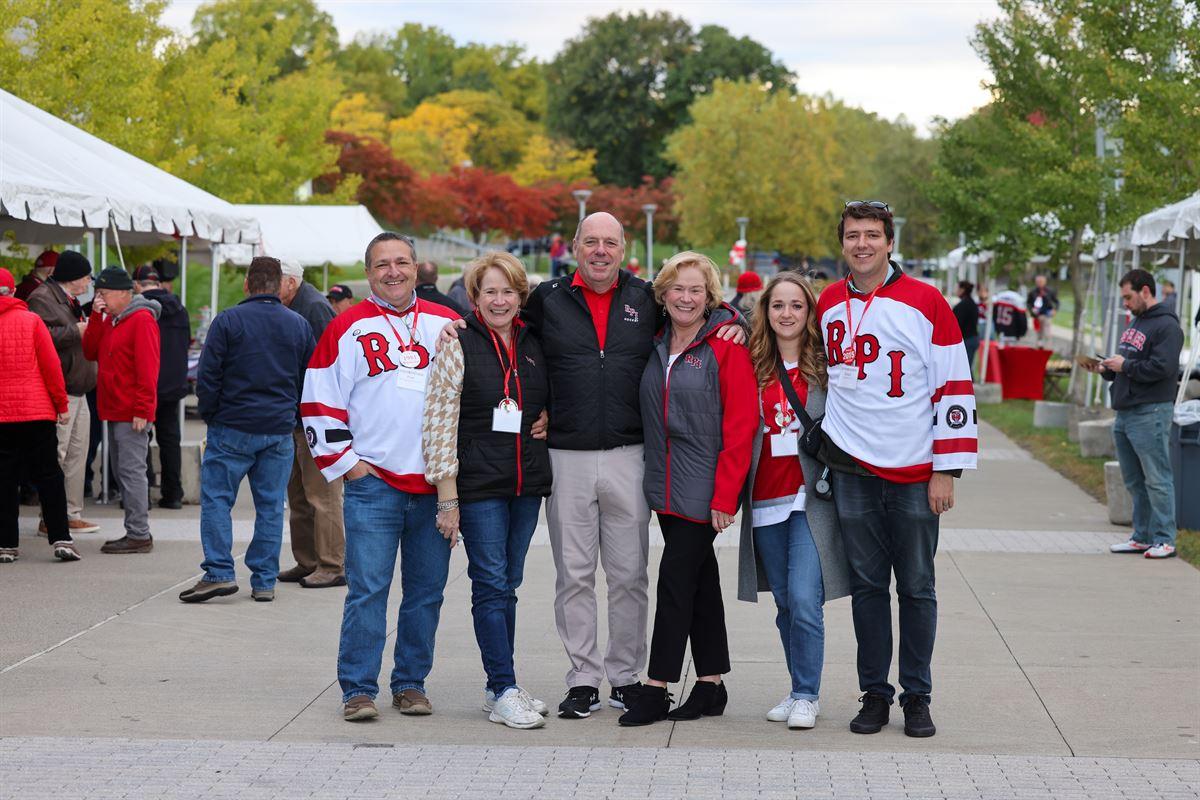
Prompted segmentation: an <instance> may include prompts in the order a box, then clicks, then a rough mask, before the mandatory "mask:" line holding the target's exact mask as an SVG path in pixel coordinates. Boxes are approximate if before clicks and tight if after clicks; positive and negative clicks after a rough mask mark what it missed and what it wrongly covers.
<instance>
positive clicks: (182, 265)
mask: <svg viewBox="0 0 1200 800" xmlns="http://www.w3.org/2000/svg"><path fill="white" fill-rule="evenodd" d="M187 239H188V237H186V236H184V237H183V238H181V239H180V240H179V301H180V302H181V303H183V307H184V308H187Z"/></svg>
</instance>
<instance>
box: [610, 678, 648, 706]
mask: <svg viewBox="0 0 1200 800" xmlns="http://www.w3.org/2000/svg"><path fill="white" fill-rule="evenodd" d="M641 686H642V682H641V681H635V682H634V683H627V684H625V685H624V686H614V687H612V691H611V692H609V695H608V704H609V705H610V706H612V707H613V708H619V709H621V710H622V711H627V710H628V709H629V704H630V702H631V701H632V698H631V697H630V695H632V694H633V693H634V692H636V691H637V690H638V689H640V688H641Z"/></svg>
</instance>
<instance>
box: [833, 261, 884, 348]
mask: <svg viewBox="0 0 1200 800" xmlns="http://www.w3.org/2000/svg"><path fill="white" fill-rule="evenodd" d="M885 283H887V278H884V279H883V282H881V283H880V284H879V285H878V286H876V287H875V288H874V289H872V290H871V294H870V295H868V296H867V304H866V305H865V306H863V310H862V316H861V317H859V318H858V326H857V327H852V324H853V319H852V314H851V313H850V286H849V285H847V286H846V330H848V331H850V343H849V344H847V345H846V347H845V348H844V349H843V350H842V362H843V363H845V364H848V365H850V366H853V365H854V359H855V356H856V354H855V344H856V343H857V342H858V332H859V330H860V329H861V328H862V324H863V320H864V319H866V318H867V309H869V308H870V307H871V303H873V302H875V295H876V294H878V293H879V290H880V289H882V288H883V284H885Z"/></svg>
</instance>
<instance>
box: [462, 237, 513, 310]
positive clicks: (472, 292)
mask: <svg viewBox="0 0 1200 800" xmlns="http://www.w3.org/2000/svg"><path fill="white" fill-rule="evenodd" d="M492 267H495V268H496V269H498V270H500V271H501V272H503V273H504V277H505V278H506V279H507V280H508V285H509V286H511V287H512V288H514V289H516V290H517V294H519V295H520V296H521V305H525V301H526V300H527V299H528V298H529V276H527V275H526V274H525V265H524V264H522V263H521V260H520V259H518V258H517V257H516V256H514V255H513V254H512V253H506V252H504V251H503V250H495V251H493V252H490V253H484V254H483V255H481V256H480V257H479V258H477V259H475V260H474V261H472V262H471V263H470V264H468V265H467V269H466V275H465V277H464V278H463V288H465V289H466V290H467V298H468V299H469V300H470V301H471V305H473V306H475V305H479V303H478V300H479V288H480V287H481V286H482V285H483V276H484V275H486V274H487V271H488V270H489V269H491V268H492Z"/></svg>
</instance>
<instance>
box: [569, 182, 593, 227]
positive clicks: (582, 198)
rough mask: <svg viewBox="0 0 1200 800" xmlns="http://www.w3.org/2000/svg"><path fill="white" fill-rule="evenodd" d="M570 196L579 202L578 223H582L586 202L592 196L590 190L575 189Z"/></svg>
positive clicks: (585, 213)
mask: <svg viewBox="0 0 1200 800" xmlns="http://www.w3.org/2000/svg"><path fill="white" fill-rule="evenodd" d="M571 196H572V197H574V198H575V199H576V200H578V201H579V221H580V222H583V218H584V217H585V216H587V201H588V198H589V197H591V196H592V190H591V189H576V190H575V191H573V192H571Z"/></svg>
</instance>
